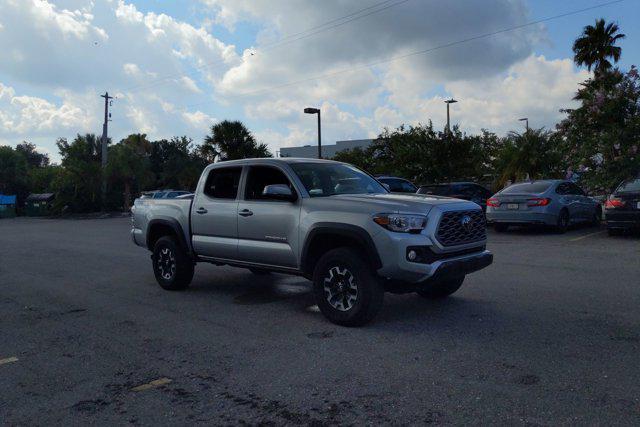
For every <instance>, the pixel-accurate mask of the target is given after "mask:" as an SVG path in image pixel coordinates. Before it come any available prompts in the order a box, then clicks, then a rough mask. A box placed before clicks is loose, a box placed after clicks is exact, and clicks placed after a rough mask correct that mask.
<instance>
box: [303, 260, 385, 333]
mask: <svg viewBox="0 0 640 427" xmlns="http://www.w3.org/2000/svg"><path fill="white" fill-rule="evenodd" d="M325 285H326V286H325ZM354 288H355V289H354ZM313 292H314V295H315V299H316V302H317V304H318V307H319V308H320V311H321V312H322V314H324V316H325V317H326V318H327V319H329V320H330V321H331V322H333V323H335V324H338V325H342V326H362V325H364V324H366V323H368V322H370V321H371V320H372V319H373V318H374V317H375V316H376V314H378V312H379V311H380V308H381V307H382V302H383V300H384V287H383V284H382V280H381V279H380V278H379V277H378V276H377V275H376V274H375V272H374V271H373V269H372V267H371V266H370V265H369V264H368V263H367V261H366V259H365V257H364V256H363V255H362V254H360V253H359V252H358V251H356V250H354V249H351V248H347V247H343V248H337V249H332V250H330V251H328V252H327V253H325V254H324V255H323V256H322V257H321V258H320V260H318V263H317V264H316V266H315V268H314V270H313Z"/></svg>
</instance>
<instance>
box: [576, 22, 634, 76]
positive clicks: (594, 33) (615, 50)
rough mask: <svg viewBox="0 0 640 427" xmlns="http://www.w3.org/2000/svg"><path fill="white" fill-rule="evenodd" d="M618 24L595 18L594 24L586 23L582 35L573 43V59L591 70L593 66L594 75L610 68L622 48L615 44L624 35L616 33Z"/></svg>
mask: <svg viewBox="0 0 640 427" xmlns="http://www.w3.org/2000/svg"><path fill="white" fill-rule="evenodd" d="M618 30H619V28H618V25H617V24H614V23H613V22H609V23H608V24H607V23H605V21H604V19H597V20H596V24H595V26H593V25H587V26H586V27H584V30H583V31H582V35H581V36H580V37H578V38H577V39H576V41H575V42H574V43H573V53H574V57H573V60H574V61H575V63H576V64H578V65H586V66H587V69H588V70H589V71H591V68H592V67H594V71H595V73H596V75H601V74H602V73H603V72H605V71H608V70H610V69H611V67H612V66H613V64H611V62H610V61H609V58H611V59H613V62H614V63H616V62H618V60H619V59H620V54H621V52H622V49H621V48H620V47H619V46H615V44H616V42H617V41H618V40H621V39H623V38H624V37H625V35H624V34H616V33H618Z"/></svg>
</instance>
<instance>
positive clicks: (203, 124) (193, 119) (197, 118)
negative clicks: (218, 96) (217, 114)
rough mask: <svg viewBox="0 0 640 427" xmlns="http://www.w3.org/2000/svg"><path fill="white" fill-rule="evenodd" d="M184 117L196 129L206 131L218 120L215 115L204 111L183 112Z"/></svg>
mask: <svg viewBox="0 0 640 427" xmlns="http://www.w3.org/2000/svg"><path fill="white" fill-rule="evenodd" d="M182 117H183V118H184V120H185V122H187V123H188V124H189V125H190V126H191V127H192V128H193V129H194V130H197V131H200V132H204V133H206V132H207V130H208V129H209V127H210V126H211V125H213V124H214V123H216V122H217V120H216V119H215V118H214V117H211V116H210V115H208V114H205V113H203V112H202V111H194V112H187V111H185V112H183V113H182ZM198 136H200V135H198Z"/></svg>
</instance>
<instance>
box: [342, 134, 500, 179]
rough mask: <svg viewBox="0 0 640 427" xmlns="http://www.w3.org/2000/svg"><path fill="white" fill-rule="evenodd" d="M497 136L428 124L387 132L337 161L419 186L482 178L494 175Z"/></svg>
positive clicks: (345, 153)
mask: <svg viewBox="0 0 640 427" xmlns="http://www.w3.org/2000/svg"><path fill="white" fill-rule="evenodd" d="M496 143H497V137H496V136H495V135H494V134H492V133H490V132H487V131H483V133H482V134H481V135H473V136H468V135H466V134H463V133H462V132H460V130H459V129H458V128H457V127H454V128H453V129H452V131H451V134H450V135H448V134H445V133H444V132H438V131H436V130H435V129H434V127H433V124H432V123H431V122H430V123H429V124H427V125H417V126H404V125H403V126H400V127H398V128H397V129H394V130H389V129H385V130H384V131H383V132H382V133H381V134H380V136H379V137H378V138H377V139H376V140H375V141H374V142H373V143H372V144H371V145H370V146H369V147H368V148H367V149H366V150H361V149H360V150H358V149H356V150H350V151H345V152H341V153H338V155H337V156H336V160H340V161H345V162H348V163H353V164H355V165H357V166H359V167H361V168H363V169H365V170H367V171H369V172H370V173H373V174H392V175H396V176H401V177H404V178H407V179H410V180H412V181H414V182H416V183H418V184H421V183H433V182H445V181H453V180H459V179H481V178H482V177H483V176H484V175H486V174H488V173H489V172H490V166H491V153H492V150H493V148H494V146H495V145H496Z"/></svg>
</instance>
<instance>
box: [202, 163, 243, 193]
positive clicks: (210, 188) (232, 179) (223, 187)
mask: <svg viewBox="0 0 640 427" xmlns="http://www.w3.org/2000/svg"><path fill="white" fill-rule="evenodd" d="M241 174H242V167H233V168H231V167H229V168H215V169H211V170H210V171H209V175H208V176H207V181H206V183H205V185H204V194H206V195H207V196H209V197H211V198H214V199H235V198H236V197H237V195H238V185H239V184H240V175H241Z"/></svg>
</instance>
